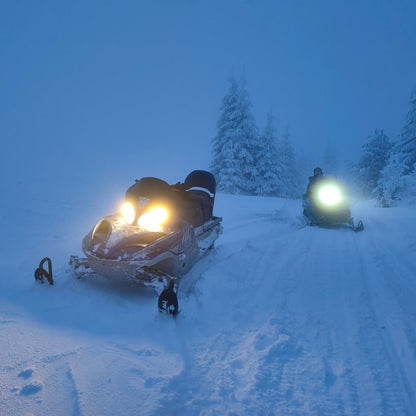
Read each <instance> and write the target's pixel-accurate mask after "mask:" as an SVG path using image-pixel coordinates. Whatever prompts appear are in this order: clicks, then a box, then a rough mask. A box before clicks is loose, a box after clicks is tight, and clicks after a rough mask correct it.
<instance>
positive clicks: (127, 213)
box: [121, 202, 136, 224]
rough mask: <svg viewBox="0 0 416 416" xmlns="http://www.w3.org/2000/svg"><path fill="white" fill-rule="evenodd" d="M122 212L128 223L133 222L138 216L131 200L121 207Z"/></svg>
mask: <svg viewBox="0 0 416 416" xmlns="http://www.w3.org/2000/svg"><path fill="white" fill-rule="evenodd" d="M121 214H122V215H123V218H124V220H125V221H126V223H127V224H133V221H134V219H135V218H136V211H135V209H134V207H133V205H132V204H131V203H130V202H126V203H125V204H124V205H123V206H122V208H121Z"/></svg>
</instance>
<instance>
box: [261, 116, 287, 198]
mask: <svg viewBox="0 0 416 416" xmlns="http://www.w3.org/2000/svg"><path fill="white" fill-rule="evenodd" d="M274 121H275V118H274V116H273V114H272V113H271V112H270V113H269V114H268V115H267V123H266V127H265V129H264V132H263V134H262V135H261V138H260V139H261V140H260V148H259V151H258V153H257V167H258V181H257V184H256V185H257V186H256V190H255V192H256V194H257V195H265V196H277V195H279V190H280V179H281V175H282V169H281V167H280V166H279V161H280V159H279V155H278V151H277V138H276V133H275V127H274Z"/></svg>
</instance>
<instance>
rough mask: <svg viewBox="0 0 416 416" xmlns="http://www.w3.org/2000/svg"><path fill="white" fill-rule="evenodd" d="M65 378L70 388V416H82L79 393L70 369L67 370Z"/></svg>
mask: <svg viewBox="0 0 416 416" xmlns="http://www.w3.org/2000/svg"><path fill="white" fill-rule="evenodd" d="M66 376H67V379H68V381H69V383H70V385H71V388H72V394H71V399H72V407H73V410H72V416H84V413H83V412H82V411H81V403H80V393H79V391H78V387H77V383H76V381H75V378H74V374H73V371H72V368H71V367H69V368H68V371H67V374H66Z"/></svg>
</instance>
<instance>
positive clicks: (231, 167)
mask: <svg viewBox="0 0 416 416" xmlns="http://www.w3.org/2000/svg"><path fill="white" fill-rule="evenodd" d="M229 82H230V86H229V88H228V92H227V94H226V95H225V96H224V98H223V99H222V105H221V111H222V113H221V116H220V119H219V120H218V123H217V129H218V133H217V135H216V137H215V138H214V139H213V140H212V146H213V161H212V165H211V169H212V173H213V174H214V176H215V177H216V179H217V183H218V190H222V191H225V192H229V193H240V191H241V189H240V185H241V184H240V173H241V172H240V166H239V164H238V162H237V159H236V146H235V135H236V129H237V128H238V126H239V124H240V120H241V110H240V96H239V91H238V84H237V81H236V80H235V79H234V77H231V78H230V79H229Z"/></svg>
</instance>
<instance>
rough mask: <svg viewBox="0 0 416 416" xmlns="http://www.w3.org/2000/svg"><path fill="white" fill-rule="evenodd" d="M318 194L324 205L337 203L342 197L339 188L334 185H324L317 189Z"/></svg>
mask: <svg viewBox="0 0 416 416" xmlns="http://www.w3.org/2000/svg"><path fill="white" fill-rule="evenodd" d="M318 196H319V200H320V201H321V202H322V203H323V204H325V205H335V204H338V203H339V202H340V201H341V199H342V195H341V191H340V189H339V188H338V187H337V186H334V185H324V186H323V187H322V188H321V189H320V190H319V193H318Z"/></svg>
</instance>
